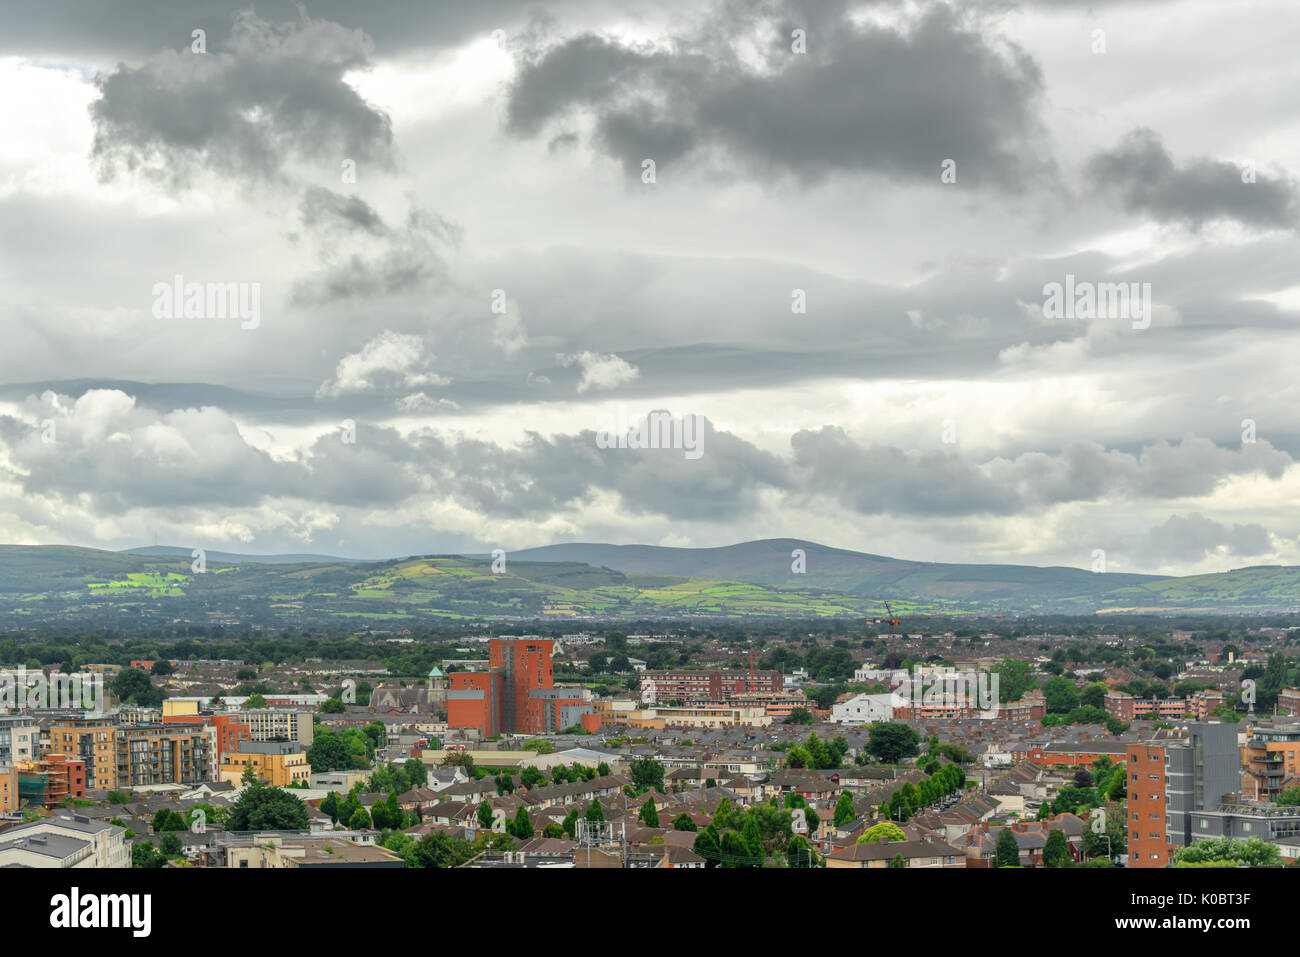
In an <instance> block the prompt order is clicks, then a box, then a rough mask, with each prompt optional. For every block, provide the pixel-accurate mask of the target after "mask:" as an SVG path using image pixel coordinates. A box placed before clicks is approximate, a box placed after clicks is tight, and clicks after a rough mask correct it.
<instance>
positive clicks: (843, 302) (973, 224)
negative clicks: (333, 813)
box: [0, 0, 1300, 573]
mask: <svg viewBox="0 0 1300 957" xmlns="http://www.w3.org/2000/svg"><path fill="white" fill-rule="evenodd" d="M191 6H192V9H187V7H191ZM412 7H416V8H418V9H416V10H412V9H411V8H412ZM200 30H201V31H203V32H202V33H201V34H197V35H196V34H195V31H200ZM1297 35H1300V5H1297V4H1295V3H1294V2H1293V0H1234V2H1233V3H1221V2H1196V0H1160V2H1157V0H1147V2H1142V0H1124V2H1118V0H1115V2H1105V0H1091V2H1072V0H1023V2H1019V3H1016V2H1010V0H950V2H944V0H930V2H925V0H922V2H905V3H900V2H891V0H869V2H865V3H840V2H836V0H715V2H713V3H712V4H711V5H710V3H702V2H700V0H692V2H689V3H676V2H673V0H661V2H658V3H653V4H647V3H643V2H640V0H635V2H632V0H544V2H541V3H525V2H515V0H478V2H476V3H472V4H465V3H445V4H443V3H429V4H414V5H412V4H397V3H391V4H389V3H375V4H361V3H354V2H344V0H316V2H307V3H306V4H305V5H300V4H294V3H289V2H285V0H274V2H270V0H264V2H261V3H259V4H257V5H256V6H255V7H252V6H247V5H245V4H241V3H228V2H224V0H215V2H205V3H202V4H193V5H190V4H185V3H177V2H173V0H138V2H125V3H121V4H105V3H102V2H101V0H51V2H45V3H30V4H28V3H23V4H17V5H16V6H9V7H6V9H5V11H4V12H3V13H0V281H2V282H3V289H4V292H5V295H4V296H3V299H0V322H3V326H4V332H5V335H4V348H3V349H0V541H4V542H16V543H43V544H51V543H70V544H80V545H93V546H99V547H111V548H122V547H130V546H135V545H144V544H152V543H153V542H154V541H155V540H156V541H157V542H159V543H160V544H174V545H184V546H190V547H197V546H203V547H208V548H213V549H226V550H234V551H245V552H262V553H270V552H284V551H312V552H323V553H329V554H342V555H351V556H357V557H383V556H391V555H405V554H413V553H421V554H424V553H437V552H456V551H483V550H487V549H491V548H496V547H502V548H505V549H507V550H510V549H517V548H524V547H528V546H533V545H542V544H548V543H553V542H564V541H608V542H615V543H633V542H639V543H648V544H669V545H695V546H713V545H723V544H729V543H732V542H737V541H745V540H749V539H754V538H767V537H786V536H789V537H799V538H808V539H812V540H816V541H820V542H823V543H826V544H829V545H834V546H839V547H843V548H851V549H857V550H862V551H868V552H874V553H879V554H887V555H895V556H898V557H904V558H912V559H925V560H940V561H981V562H984V561H993V562H1017V563H1027V564H1065V565H1074V566H1079V567H1089V566H1090V565H1091V562H1092V555H1093V550H1094V549H1098V548H1100V549H1104V550H1105V552H1106V556H1107V567H1108V568H1109V569H1110V570H1123V571H1148V572H1165V573H1185V572H1195V571H1218V570H1224V569H1227V568H1231V567H1238V566H1242V565H1252V564H1270V563H1293V562H1297V561H1300V513H1298V512H1297V509H1296V508H1295V507H1294V505H1295V503H1296V502H1297V500H1298V499H1300V388H1298V387H1297V363H1296V358H1297V355H1298V353H1297V345H1300V342H1298V339H1300V337H1298V335H1297V319H1298V316H1297V311H1298V310H1300V241H1298V239H1297V226H1298V225H1300V194H1297V177H1300V100H1297V99H1296V97H1295V95H1294V91H1295V89H1296V88H1297V86H1300V60H1297V58H1296V56H1295V51H1294V38H1295V37H1296V36H1297ZM178 276H179V277H183V278H182V280H181V284H182V287H183V290H184V287H185V286H186V285H194V284H197V288H198V289H199V290H200V292H201V293H203V295H200V297H199V299H200V300H201V302H200V305H205V304H206V299H204V295H206V293H207V291H208V288H209V286H212V287H217V286H218V285H220V287H221V288H222V289H225V288H226V287H227V284H236V285H235V287H233V288H235V289H237V290H238V291H239V292H240V293H241V294H242V295H243V296H244V303H245V304H246V305H247V306H249V310H250V311H248V312H247V313H245V314H243V315H242V316H241V315H225V316H223V315H220V314H213V313H212V310H211V309H197V310H196V311H198V312H199V313H200V314H198V315H193V314H188V313H187V310H186V309H185V308H182V309H181V310H180V311H179V313H178V314H172V312H173V310H172V309H171V306H172V305H173V297H172V295H171V294H170V292H168V293H167V294H165V295H163V294H161V293H160V292H159V289H160V287H161V288H165V289H168V290H170V288H171V286H172V285H173V284H174V283H175V282H176V277H178ZM1067 276H1069V277H1072V278H1071V279H1069V280H1068V282H1069V283H1070V284H1071V287H1072V288H1076V289H1077V288H1083V287H1084V286H1087V285H1089V284H1092V285H1093V286H1104V284H1111V283H1136V284H1138V285H1137V286H1136V287H1134V288H1135V289H1136V290H1138V291H1139V299H1138V300H1135V301H1139V302H1140V301H1143V300H1142V299H1141V295H1142V292H1141V291H1142V290H1145V289H1147V288H1149V290H1150V298H1149V307H1150V308H1149V314H1148V315H1147V316H1146V319H1145V320H1144V321H1138V320H1133V321H1130V318H1129V317H1128V316H1122V315H1118V314H1107V310H1104V309H1101V310H1096V311H1095V312H1094V313H1089V312H1088V310H1086V309H1083V308H1081V309H1079V310H1071V311H1070V313H1069V314H1068V315H1059V314H1055V313H1053V311H1052V310H1051V309H1047V308H1045V306H1044V304H1045V301H1046V299H1047V298H1048V297H1047V294H1046V292H1045V287H1048V288H1050V284H1052V283H1059V284H1062V285H1063V286H1064V284H1066V283H1067ZM1145 284H1149V287H1147V286H1146V285H1145ZM1126 288H1127V287H1126ZM187 294H188V292H183V297H184V295H187ZM254 295H256V297H257V298H256V299H254V298H253V296H254ZM162 300H165V301H162ZM254 303H256V306H257V308H256V315H255V316H254V313H253V312H252V306H253V304H254ZM217 312H218V313H219V310H218V311H217ZM1110 312H1111V313H1113V312H1114V310H1113V309H1112V310H1110ZM654 410H664V411H667V412H669V413H671V414H672V415H676V416H680V415H691V416H702V417H704V419H705V420H707V422H706V425H705V432H704V442H703V446H702V450H703V454H702V455H700V456H698V457H694V458H692V457H688V456H687V455H686V454H684V451H683V450H681V449H656V450H637V449H626V448H624V449H620V448H600V447H598V443H597V437H598V430H600V429H601V428H604V427H606V425H607V424H608V423H610V422H611V421H619V420H620V419H621V420H624V421H626V420H635V419H636V417H638V416H642V415H645V414H646V413H648V412H651V411H654Z"/></svg>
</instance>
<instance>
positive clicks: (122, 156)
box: [91, 11, 393, 185]
mask: <svg viewBox="0 0 1300 957" xmlns="http://www.w3.org/2000/svg"><path fill="white" fill-rule="evenodd" d="M370 54H371V43H370V40H369V38H367V37H366V35H365V34H364V33H362V32H360V31H355V30H347V29H345V28H343V27H340V26H339V25H337V24H335V23H329V22H326V21H322V20H301V21H299V22H295V23H288V24H272V23H268V22H266V21H264V20H259V19H257V18H256V16H254V15H253V14H252V13H251V12H247V11H245V12H242V13H239V14H237V15H236V17H235V20H234V26H233V29H232V31H231V35H230V37H229V39H228V40H227V42H226V44H225V45H224V46H222V47H214V46H209V48H208V52H207V53H193V52H190V51H189V50H188V49H186V50H185V51H183V52H178V51H175V50H167V51H163V52H161V53H159V54H157V55H156V56H154V57H153V58H151V59H149V60H147V61H146V62H145V63H144V64H143V65H141V66H129V65H126V64H122V65H119V66H118V68H117V70H116V71H115V72H113V73H110V74H108V75H106V76H101V77H99V78H98V79H97V80H96V83H97V85H98V87H99V89H100V92H101V94H102V96H101V98H100V99H99V100H97V101H95V102H94V103H93V104H92V105H91V116H92V119H93V121H94V125H95V138H94V145H93V157H94V159H95V161H96V163H97V165H98V168H99V170H100V172H101V175H103V176H106V177H112V176H114V175H115V174H117V173H118V172H120V171H124V170H125V171H132V172H138V173H143V174H144V175H147V176H151V177H154V178H157V179H159V180H162V181H164V182H169V183H174V184H180V185H184V184H187V183H188V182H189V180H190V178H191V176H192V175H193V174H194V173H195V172H196V171H198V170H203V171H206V172H215V173H218V174H221V175H225V176H230V177H235V178H238V179H241V180H245V181H250V182H273V181H278V180H281V179H282V178H283V176H284V174H283V170H284V168H285V164H286V163H287V162H288V161H290V160H291V159H294V160H305V161H309V162H316V163H321V164H324V166H326V167H328V168H329V169H330V170H331V171H332V172H333V173H334V174H336V175H337V171H338V170H339V169H340V168H341V164H342V162H343V161H344V160H347V159H351V160H353V161H355V162H357V163H361V162H371V163H375V164H378V165H380V166H383V167H390V166H391V165H392V162H393V159H392V143H393V131H392V124H391V123H390V121H389V118H388V116H387V115H385V114H384V113H383V112H382V111H380V110H378V109H376V108H375V107H373V106H371V105H370V104H369V103H367V102H366V101H365V100H363V99H362V98H361V97H360V96H359V95H358V94H357V92H356V91H355V90H354V89H353V88H352V87H350V86H349V85H348V84H346V83H344V82H343V76H344V74H345V73H347V72H348V71H349V70H354V69H358V68H361V67H364V66H365V65H367V63H368V62H369V58H370Z"/></svg>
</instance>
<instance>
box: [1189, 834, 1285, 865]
mask: <svg viewBox="0 0 1300 957" xmlns="http://www.w3.org/2000/svg"><path fill="white" fill-rule="evenodd" d="M1174 861H1175V865H1176V866H1177V867H1204V866H1207V865H1215V864H1220V865H1239V864H1245V865H1246V866H1248V867H1269V866H1272V865H1276V864H1279V863H1280V862H1281V852H1280V851H1279V850H1278V847H1277V845H1276V844H1268V843H1266V842H1265V841H1261V840H1258V839H1256V838H1252V839H1251V840H1249V841H1234V840H1233V839H1232V838H1229V837H1215V838H1209V839H1206V840H1201V841H1193V842H1192V843H1191V844H1190V845H1188V846H1187V847H1184V848H1182V849H1181V850H1179V851H1176V852H1175V853H1174Z"/></svg>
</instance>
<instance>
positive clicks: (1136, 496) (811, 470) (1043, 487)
mask: <svg viewBox="0 0 1300 957" xmlns="http://www.w3.org/2000/svg"><path fill="white" fill-rule="evenodd" d="M791 447H792V449H793V451H794V462H795V465H796V466H798V467H800V468H802V469H805V470H806V477H805V480H804V481H802V482H801V485H800V488H801V491H802V492H803V493H804V494H809V493H816V492H820V493H822V494H825V495H829V496H832V497H833V498H835V499H836V500H838V501H839V502H841V503H842V504H843V505H846V506H848V507H850V508H852V509H854V510H855V511H857V512H859V513H861V514H864V515H878V514H890V513H896V514H911V515H936V516H953V515H978V514H992V515H1011V514H1017V513H1021V512H1026V511H1032V510H1037V509H1040V508H1044V507H1051V506H1054V505H1061V504H1065V503H1069V502H1091V501H1100V500H1103V499H1110V498H1113V499H1126V500H1143V499H1167V498H1179V497H1183V496H1196V495H1206V494H1209V493H1211V492H1213V491H1214V490H1215V489H1216V488H1217V487H1219V486H1220V485H1221V484H1222V483H1223V482H1225V481H1226V480H1228V479H1229V478H1231V477H1233V476H1234V475H1243V474H1249V473H1251V472H1255V471H1262V472H1264V474H1266V475H1267V476H1268V477H1269V478H1272V479H1278V478H1280V477H1281V476H1282V474H1283V473H1284V472H1285V471H1286V469H1287V467H1288V466H1289V465H1290V464H1291V463H1292V459H1291V457H1290V456H1289V455H1287V454H1286V453H1284V452H1280V451H1278V450H1276V449H1274V448H1273V447H1272V446H1270V445H1269V444H1268V443H1267V442H1263V441H1260V442H1257V443H1255V444H1252V445H1246V446H1244V447H1243V448H1242V449H1241V450H1239V451H1233V450H1229V449H1224V448H1221V447H1219V446H1216V445H1215V444H1214V443H1213V442H1210V441H1209V440H1208V439H1204V438H1198V437H1194V436H1189V437H1188V438H1186V439H1184V440H1182V441H1181V442H1179V443H1177V444H1176V445H1171V444H1169V443H1166V442H1157V443H1153V444H1152V445H1149V446H1147V447H1145V448H1143V449H1142V450H1141V451H1140V452H1138V453H1137V454H1130V453H1125V452H1119V451H1116V450H1114V449H1106V448H1103V447H1102V446H1100V445H1097V444H1095V443H1091V442H1075V443H1071V444H1070V445H1068V446H1066V447H1065V448H1063V449H1061V450H1059V451H1056V452H1027V453H1024V454H1022V455H1019V456H1016V457H1015V458H1014V459H1004V458H996V459H992V460H989V461H986V462H982V463H980V462H976V461H973V460H971V459H969V458H967V457H965V456H963V455H961V454H960V453H958V452H956V451H924V450H922V451H915V450H913V451H908V450H903V449H899V448H893V447H888V446H865V445H861V444H859V443H857V442H854V441H853V440H852V439H850V438H849V437H848V436H847V435H846V434H845V433H844V431H843V430H842V429H840V428H838V427H834V426H828V427H826V428H822V429H819V430H815V431H813V430H804V431H801V432H798V433H796V434H795V435H794V436H793V438H792V439H791Z"/></svg>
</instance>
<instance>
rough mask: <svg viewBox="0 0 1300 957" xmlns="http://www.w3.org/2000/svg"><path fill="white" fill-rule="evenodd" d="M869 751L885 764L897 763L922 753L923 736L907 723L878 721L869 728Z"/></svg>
mask: <svg viewBox="0 0 1300 957" xmlns="http://www.w3.org/2000/svg"><path fill="white" fill-rule="evenodd" d="M867 734H868V735H869V740H868V741H867V748H866V750H867V753H868V754H870V755H871V756H872V757H874V758H875V759H876V760H877V761H879V762H881V763H883V764H897V763H898V762H899V761H901V760H903V758H910V757H914V756H916V755H917V754H919V753H920V749H919V748H918V747H917V745H918V744H920V741H921V736H920V735H919V734H917V732H916V731H915V730H914V729H912V728H910V727H908V726H907V725H905V724H897V723H894V722H890V721H876V722H874V723H873V724H872V725H871V726H870V727H869V728H868V729H867Z"/></svg>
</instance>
